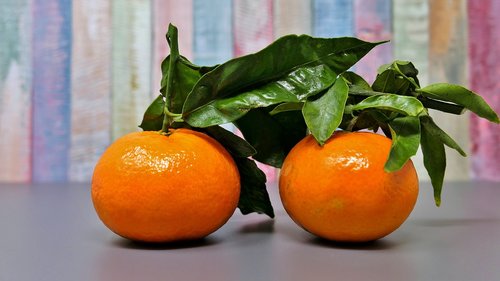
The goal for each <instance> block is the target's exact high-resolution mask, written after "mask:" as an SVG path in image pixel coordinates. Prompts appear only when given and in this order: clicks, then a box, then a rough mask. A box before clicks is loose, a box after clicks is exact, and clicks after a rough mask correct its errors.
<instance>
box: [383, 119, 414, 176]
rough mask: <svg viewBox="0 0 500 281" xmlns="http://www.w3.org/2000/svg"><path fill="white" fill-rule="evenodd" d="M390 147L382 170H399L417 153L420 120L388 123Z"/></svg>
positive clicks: (402, 120) (394, 120)
mask: <svg viewBox="0 0 500 281" xmlns="http://www.w3.org/2000/svg"><path fill="white" fill-rule="evenodd" d="M389 129H390V131H391V137H392V145H391V151H390V153H389V158H388V159H387V162H386V163H385V167H384V170H385V171H387V172H394V171H397V170H399V169H401V168H402V167H403V166H404V165H405V164H406V162H407V161H408V159H410V158H411V157H412V156H413V155H415V154H416V153H417V150H418V146H419V144H420V119H419V118H418V117H415V116H404V117H397V118H394V119H393V120H391V121H390V122H389Z"/></svg>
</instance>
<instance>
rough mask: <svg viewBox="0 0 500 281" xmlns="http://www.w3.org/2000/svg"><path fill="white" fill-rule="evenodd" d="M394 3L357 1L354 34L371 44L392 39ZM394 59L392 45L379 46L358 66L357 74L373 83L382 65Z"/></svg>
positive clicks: (373, 0)
mask: <svg viewBox="0 0 500 281" xmlns="http://www.w3.org/2000/svg"><path fill="white" fill-rule="evenodd" d="M391 4H392V2H391V1H390V0H371V1H363V0H355V1H354V30H355V31H354V34H355V36H356V37H358V38H360V39H362V40H365V41H370V42H377V41H383V40H391V39H392V9H391ZM392 59H393V55H392V45H391V44H390V43H386V44H384V45H381V46H377V47H376V48H374V49H373V50H372V51H371V52H370V53H368V54H367V55H366V57H364V58H363V59H362V60H361V61H360V62H359V63H358V64H356V72H357V73H358V74H359V75H361V76H362V77H364V78H365V79H367V80H368V82H370V83H372V82H373V81H374V80H375V78H376V75H377V70H378V68H379V67H380V65H382V64H386V63H391V61H392Z"/></svg>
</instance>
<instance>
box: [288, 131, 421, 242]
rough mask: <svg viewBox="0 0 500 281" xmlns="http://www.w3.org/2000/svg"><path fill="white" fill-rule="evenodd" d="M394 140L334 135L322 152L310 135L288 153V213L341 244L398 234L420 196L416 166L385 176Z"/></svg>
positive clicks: (363, 134) (359, 134)
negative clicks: (396, 231) (392, 233)
mask: <svg viewBox="0 0 500 281" xmlns="http://www.w3.org/2000/svg"><path fill="white" fill-rule="evenodd" d="M390 147H391V140H390V139H388V138H386V137H384V136H381V135H377V134H374V133H370V132H355V133H351V132H335V133H334V135H333V137H331V138H330V139H329V140H328V141H327V142H326V143H325V144H324V146H323V147H320V146H319V145H318V144H317V142H316V141H315V140H314V138H313V137H312V136H310V135H309V136H307V137H306V138H304V139H303V140H302V141H300V142H299V143H298V144H297V145H296V146H295V147H294V148H293V149H292V151H291V152H290V153H289V154H288V156H287V158H286V159H285V162H284V163H283V167H282V170H281V174H280V180H279V189H280V196H281V200H282V202H283V206H284V207H285V210H286V211H287V213H288V214H289V215H290V217H291V218H292V219H293V220H294V221H295V222H296V223H297V224H298V225H300V226H302V227H303V228H304V229H306V230H307V231H309V232H311V233H313V234H315V235H317V236H319V237H322V238H325V239H329V240H334V241H339V242H368V241H372V240H376V239H379V238H382V237H384V236H386V235H388V234H390V233H391V232H393V231H394V230H396V229H397V228H398V227H399V226H400V225H401V224H402V223H403V222H404V221H405V220H406V219H407V217H408V216H409V214H410V213H411V211H412V210H413V207H414V206H415V203H416V200H417V197H418V177H417V173H416V171H415V168H414V166H413V163H412V162H411V160H410V161H408V162H407V163H406V164H405V165H404V166H403V168H402V169H400V170H399V171H396V172H392V173H387V172H385V171H384V164H385V162H386V160H387V157H388V155H389V151H390Z"/></svg>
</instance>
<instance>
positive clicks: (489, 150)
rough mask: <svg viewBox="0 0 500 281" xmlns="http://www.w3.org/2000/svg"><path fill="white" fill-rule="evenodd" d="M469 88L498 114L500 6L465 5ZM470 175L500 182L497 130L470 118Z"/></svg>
mask: <svg viewBox="0 0 500 281" xmlns="http://www.w3.org/2000/svg"><path fill="white" fill-rule="evenodd" d="M468 17H469V58H470V60H469V73H470V86H471V88H472V89H473V90H474V91H476V92H477V93H479V94H480V95H482V96H483V98H484V99H485V100H486V102H488V103H489V104H490V105H491V106H492V107H493V109H494V110H495V111H496V112H497V113H500V83H499V81H500V80H499V79H498V77H499V76H500V63H499V62H500V53H499V52H498V50H499V49H500V28H498V26H499V25H498V23H499V22H500V2H499V1H496V0H483V1H468ZM470 133H471V137H472V140H471V141H472V155H471V158H472V172H473V176H474V177H475V178H477V179H485V180H495V181H500V173H499V171H500V145H499V144H500V126H499V125H498V124H493V123H490V122H488V121H487V120H484V119H480V118H478V117H476V116H474V115H472V117H471V126H470Z"/></svg>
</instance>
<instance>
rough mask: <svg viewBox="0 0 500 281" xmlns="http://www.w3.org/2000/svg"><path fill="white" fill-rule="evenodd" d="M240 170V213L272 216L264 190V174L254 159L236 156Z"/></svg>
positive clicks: (267, 196)
mask: <svg viewBox="0 0 500 281" xmlns="http://www.w3.org/2000/svg"><path fill="white" fill-rule="evenodd" d="M235 161H236V165H237V166H238V170H239V172H240V181H241V193H240V200H239V202H238V208H239V209H240V211H241V213H242V214H244V215H246V214H249V213H253V212H256V213H259V214H262V213H263V214H266V215H268V216H269V217H271V218H274V210H273V206H272V205H271V200H270V199H269V194H268V193H267V190H266V175H265V174H264V172H262V171H261V170H260V169H259V168H258V167H257V165H256V164H255V162H254V161H252V160H250V159H248V158H236V159H235Z"/></svg>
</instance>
